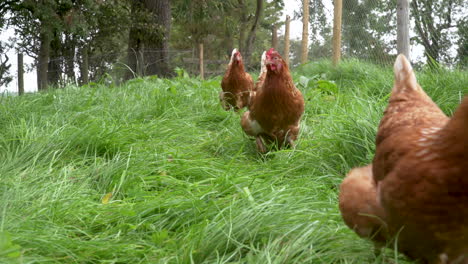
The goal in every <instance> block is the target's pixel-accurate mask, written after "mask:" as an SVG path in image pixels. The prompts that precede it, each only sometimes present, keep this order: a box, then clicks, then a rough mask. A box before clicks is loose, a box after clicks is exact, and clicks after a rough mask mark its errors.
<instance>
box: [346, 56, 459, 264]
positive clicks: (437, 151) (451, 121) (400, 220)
mask: <svg viewBox="0 0 468 264" xmlns="http://www.w3.org/2000/svg"><path fill="white" fill-rule="evenodd" d="M394 71H395V84H394V87H393V90H392V94H391V96H390V101H389V104H388V107H387V109H386V110H385V112H384V116H383V118H382V120H381V122H380V125H379V129H378V133H377V138H376V153H375V157H374V160H373V162H372V165H369V166H367V167H363V168H355V169H353V170H351V171H350V172H349V173H348V175H347V176H346V178H345V179H344V181H343V183H342V184H341V186H340V196H339V201H340V202H339V205H340V210H341V213H342V216H343V219H344V221H345V223H346V224H347V225H348V226H349V227H350V228H352V229H353V230H354V231H355V232H356V233H357V234H358V235H359V236H361V237H366V238H370V239H372V240H373V241H374V242H376V244H377V245H382V244H383V243H386V242H391V240H392V239H397V240H398V241H397V244H395V245H398V250H399V251H400V252H402V253H404V254H406V255H407V256H409V257H410V258H413V259H418V260H420V261H421V263H428V264H456V263H460V264H461V263H463V264H466V263H468V97H466V98H464V100H463V101H462V103H461V105H460V106H459V107H458V109H457V110H456V112H455V114H454V115H453V117H452V118H448V117H447V116H446V115H445V114H444V113H443V112H442V111H441V110H440V109H439V107H437V105H436V104H435V103H434V102H433V101H432V100H431V99H430V98H429V96H427V94H426V93H425V92H424V91H423V90H422V88H421V87H420V86H419V85H418V84H417V82H416V77H415V75H414V73H413V70H412V68H411V65H410V64H409V62H408V61H407V60H406V58H405V57H404V56H403V55H399V56H398V58H397V60H396V62H395V66H394ZM392 245H393V244H392Z"/></svg>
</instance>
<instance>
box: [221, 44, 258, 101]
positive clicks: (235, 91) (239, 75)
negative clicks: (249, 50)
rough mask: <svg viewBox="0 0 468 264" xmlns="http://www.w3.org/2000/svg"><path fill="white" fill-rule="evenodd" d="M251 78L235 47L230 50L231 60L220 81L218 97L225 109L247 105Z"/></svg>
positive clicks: (251, 84)
mask: <svg viewBox="0 0 468 264" xmlns="http://www.w3.org/2000/svg"><path fill="white" fill-rule="evenodd" d="M253 85H254V84H253V79H252V77H251V76H250V74H248V73H247V72H245V70H244V62H243V60H242V55H241V54H240V52H239V51H238V50H237V49H234V50H233V51H232V55H231V60H230V61H229V65H228V68H227V70H226V73H225V74H224V77H223V80H222V81H221V88H222V91H221V92H220V94H219V99H220V101H221V104H222V106H223V108H224V109H225V110H229V109H231V108H234V109H235V110H239V109H241V108H243V107H245V106H247V104H248V102H249V96H250V92H251V91H252V90H253Z"/></svg>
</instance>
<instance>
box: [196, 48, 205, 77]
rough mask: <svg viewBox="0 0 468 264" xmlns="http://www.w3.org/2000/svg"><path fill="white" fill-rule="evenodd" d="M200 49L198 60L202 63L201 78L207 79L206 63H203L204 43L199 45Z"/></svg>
mask: <svg viewBox="0 0 468 264" xmlns="http://www.w3.org/2000/svg"><path fill="white" fill-rule="evenodd" d="M198 49H199V57H198V60H199V63H200V78H201V79H202V80H204V79H205V65H203V43H200V44H199V45H198Z"/></svg>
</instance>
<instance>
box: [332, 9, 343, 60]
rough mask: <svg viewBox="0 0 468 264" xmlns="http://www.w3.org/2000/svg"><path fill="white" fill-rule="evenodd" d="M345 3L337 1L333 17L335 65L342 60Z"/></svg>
mask: <svg viewBox="0 0 468 264" xmlns="http://www.w3.org/2000/svg"><path fill="white" fill-rule="evenodd" d="M342 8H343V2H342V0H335V4H334V8H333V9H334V10H333V13H334V16H333V59H332V62H333V65H335V66H336V65H338V63H339V62H340V58H341V16H342Z"/></svg>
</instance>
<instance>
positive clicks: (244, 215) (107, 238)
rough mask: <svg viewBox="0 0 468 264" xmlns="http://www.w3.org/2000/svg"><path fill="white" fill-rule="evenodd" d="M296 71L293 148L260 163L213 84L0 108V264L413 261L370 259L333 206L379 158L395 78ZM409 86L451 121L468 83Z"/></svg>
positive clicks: (321, 65) (313, 66)
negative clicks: (300, 103) (347, 180)
mask: <svg viewBox="0 0 468 264" xmlns="http://www.w3.org/2000/svg"><path fill="white" fill-rule="evenodd" d="M254 75H255V74H254ZM293 75H294V78H295V80H296V81H297V82H299V79H300V78H301V76H305V77H306V78H307V79H310V81H309V82H308V84H307V85H302V86H300V88H301V90H302V91H303V93H304V95H305V97H306V100H307V101H306V111H305V114H304V117H303V122H302V127H301V134H300V137H299V140H298V142H297V147H296V148H295V149H289V150H281V151H273V152H270V153H269V154H267V155H266V156H260V155H258V154H257V153H256V150H255V144H254V142H253V141H252V140H251V139H249V138H248V137H247V136H245V135H244V133H243V132H242V129H241V127H240V125H239V119H240V117H239V113H234V112H226V111H224V110H222V108H221V106H220V105H219V102H218V96H217V95H218V92H219V91H220V78H219V77H218V78H214V79H210V80H206V81H199V80H197V79H191V78H176V79H172V80H164V79H156V78H145V79H134V80H131V81H129V82H127V83H125V84H124V85H122V86H112V85H111V86H106V85H103V84H92V85H89V86H86V87H73V86H69V87H66V88H65V89H59V90H51V91H49V92H46V93H37V94H28V95H25V96H21V97H14V96H3V97H1V98H0V216H1V218H0V263H324V264H328V263H387V262H388V261H389V260H392V261H394V262H395V263H411V262H408V261H407V260H405V258H404V257H402V256H400V255H397V254H395V252H394V251H393V250H390V249H387V250H386V251H385V252H384V253H383V254H382V255H379V256H375V255H374V253H373V247H372V244H371V243H370V242H368V241H365V240H362V239H359V238H358V237H357V236H356V235H355V234H354V233H353V232H352V231H351V230H349V229H348V228H347V227H346V226H345V225H344V223H343V221H342V219H341V216H340V214H339V210H338V205H337V187H338V185H339V184H340V182H341V180H342V178H343V177H344V175H345V174H346V172H347V171H348V170H349V169H351V168H352V167H354V166H360V165H364V164H367V163H369V162H370V161H371V160H372V157H373V153H374V149H375V146H374V137H375V133H376V128H377V125H378V122H379V120H380V118H381V116H382V111H383V109H384V108H385V106H386V104H387V99H388V94H389V92H390V89H391V87H392V82H393V73H392V71H391V69H390V68H389V69H382V68H379V67H376V66H374V65H370V64H364V63H360V62H358V61H346V62H343V63H342V64H341V66H340V67H338V68H333V67H331V66H330V64H329V62H326V61H321V62H317V63H310V64H307V65H304V66H302V67H301V68H299V69H297V70H296V71H295V72H294V74H293ZM302 78H303V79H304V77H302ZM418 79H419V80H420V83H421V85H422V86H423V88H425V90H426V91H427V92H428V94H429V95H430V96H433V98H434V100H435V101H436V102H437V103H439V104H440V105H441V108H442V109H443V110H444V111H445V112H446V113H447V114H451V113H452V112H453V110H454V109H455V107H456V106H457V105H458V103H459V100H460V97H461V96H463V95H464V94H467V93H468V75H467V73H466V72H459V71H454V72H450V71H443V72H437V73H434V72H421V73H418ZM318 80H326V82H325V83H326V84H327V85H331V86H330V87H334V88H333V89H336V90H331V91H329V90H326V88H323V87H322V86H320V85H318V82H317V81H318ZM333 83H334V84H336V86H333ZM327 87H328V86H327ZM322 88H323V89H322ZM110 193H111V194H112V197H110V199H108V198H109V196H110V195H109V194H110ZM106 195H107V196H106Z"/></svg>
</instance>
